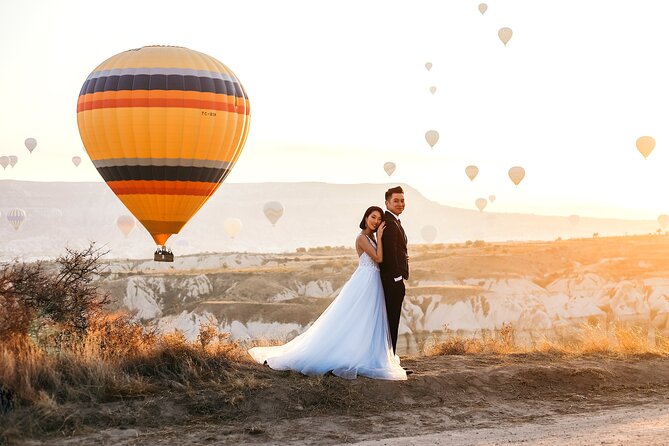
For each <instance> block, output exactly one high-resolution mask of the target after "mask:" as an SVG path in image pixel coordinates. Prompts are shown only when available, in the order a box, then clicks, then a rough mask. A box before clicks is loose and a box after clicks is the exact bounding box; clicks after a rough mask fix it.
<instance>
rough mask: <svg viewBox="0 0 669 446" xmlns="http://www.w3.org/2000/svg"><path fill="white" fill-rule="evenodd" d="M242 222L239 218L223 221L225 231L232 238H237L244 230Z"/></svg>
mask: <svg viewBox="0 0 669 446" xmlns="http://www.w3.org/2000/svg"><path fill="white" fill-rule="evenodd" d="M243 226H244V225H242V221H241V220H240V219H238V218H226V219H225V220H224V221H223V230H224V231H225V233H226V234H228V235H229V236H230V238H235V237H237V236H238V235H239V233H240V232H241V230H242V227H243Z"/></svg>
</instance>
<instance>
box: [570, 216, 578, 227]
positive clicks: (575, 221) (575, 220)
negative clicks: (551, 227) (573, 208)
mask: <svg viewBox="0 0 669 446" xmlns="http://www.w3.org/2000/svg"><path fill="white" fill-rule="evenodd" d="M580 221H581V217H579V216H578V215H575V214H574V215H570V216H569V223H570V224H571V225H572V226H576V225H577V224H578V223H579V222H580Z"/></svg>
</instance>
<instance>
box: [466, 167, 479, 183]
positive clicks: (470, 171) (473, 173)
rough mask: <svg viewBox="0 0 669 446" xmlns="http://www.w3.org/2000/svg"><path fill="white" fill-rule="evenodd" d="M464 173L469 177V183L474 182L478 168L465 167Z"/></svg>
mask: <svg viewBox="0 0 669 446" xmlns="http://www.w3.org/2000/svg"><path fill="white" fill-rule="evenodd" d="M465 173H466V174H467V176H468V177H469V179H470V180H471V181H474V178H476V175H478V174H479V168H478V167H476V166H467V167H465Z"/></svg>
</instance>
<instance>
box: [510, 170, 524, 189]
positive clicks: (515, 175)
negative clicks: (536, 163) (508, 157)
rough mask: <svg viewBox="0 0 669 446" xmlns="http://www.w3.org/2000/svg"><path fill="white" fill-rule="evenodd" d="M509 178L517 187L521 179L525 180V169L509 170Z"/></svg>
mask: <svg viewBox="0 0 669 446" xmlns="http://www.w3.org/2000/svg"><path fill="white" fill-rule="evenodd" d="M509 178H511V181H513V184H515V185H516V186H518V185H519V184H520V182H521V181H523V178H525V169H523V168H522V167H520V166H513V167H512V168H511V169H509Z"/></svg>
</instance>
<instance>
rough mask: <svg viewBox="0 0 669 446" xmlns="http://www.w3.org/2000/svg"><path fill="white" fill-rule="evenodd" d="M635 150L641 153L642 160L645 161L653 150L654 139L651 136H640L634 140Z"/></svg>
mask: <svg viewBox="0 0 669 446" xmlns="http://www.w3.org/2000/svg"><path fill="white" fill-rule="evenodd" d="M636 148H637V150H638V151H639V152H641V154H642V155H643V157H644V159H647V158H648V155H650V152H652V151H653V149H654V148H655V139H654V138H653V137H652V136H642V137H641V138H639V139H637V140H636Z"/></svg>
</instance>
